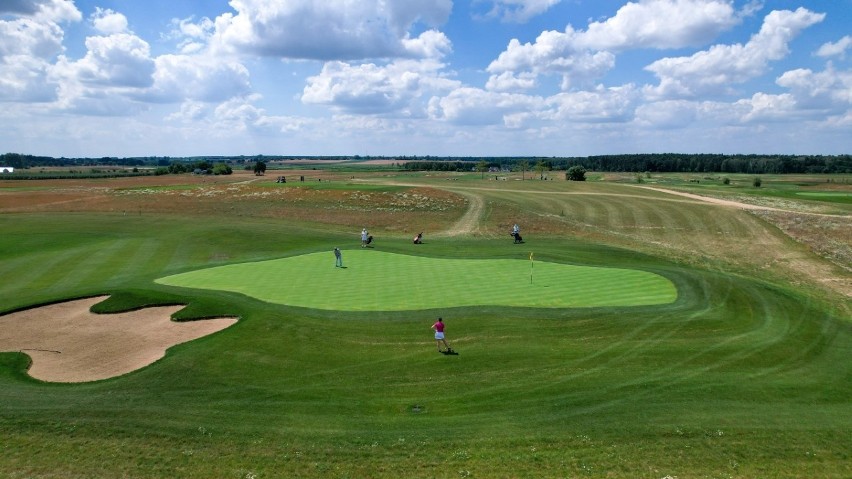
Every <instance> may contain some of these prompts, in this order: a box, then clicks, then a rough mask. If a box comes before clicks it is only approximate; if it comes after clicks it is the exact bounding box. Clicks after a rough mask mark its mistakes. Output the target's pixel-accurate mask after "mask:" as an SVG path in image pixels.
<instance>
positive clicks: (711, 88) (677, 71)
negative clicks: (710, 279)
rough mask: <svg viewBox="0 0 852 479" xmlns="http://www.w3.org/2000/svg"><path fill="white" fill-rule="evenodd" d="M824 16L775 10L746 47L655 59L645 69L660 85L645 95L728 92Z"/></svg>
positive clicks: (716, 47)
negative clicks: (651, 73) (653, 75)
mask: <svg viewBox="0 0 852 479" xmlns="http://www.w3.org/2000/svg"><path fill="white" fill-rule="evenodd" d="M824 17H825V15H824V14H820V13H814V12H811V11H810V10H807V9H805V8H799V9H798V10H796V11H789V10H776V11H773V12H771V13H770V14H768V15H767V16H766V18H765V19H764V21H763V26H762V27H761V29H760V32H758V33H757V34H755V35H753V36H752V37H751V39H750V40H749V41H748V43H746V44H734V45H714V46H713V47H711V48H710V49H709V50H704V51H700V52H698V53H695V54H693V55H692V56H689V57H669V58H662V59H660V60H657V61H655V62H654V63H652V64H650V65H648V66H647V67H646V70H649V71H651V72H653V73H654V74H655V75H657V77H658V78H659V79H660V83H659V85H658V86H656V87H652V88H649V89H648V90H647V93H648V94H649V95H650V96H652V97H658V98H678V97H680V98H684V97H692V96H695V95H698V94H704V93H709V94H712V93H728V92H729V89H730V86H731V85H733V84H739V83H743V82H745V81H747V80H750V79H752V78H755V77H757V76H760V75H762V74H763V73H764V72H765V71H766V69H767V66H768V64H769V62H771V61H774V60H779V59H781V58H783V57H784V56H786V55H787V54H788V53H789V47H788V44H789V43H790V41H792V40H793V39H794V38H795V37H796V36H798V35H799V33H800V32H801V31H802V30H804V29H805V28H807V27H809V26H811V25H814V24H816V23H819V22H821V21H822V20H823V18H824Z"/></svg>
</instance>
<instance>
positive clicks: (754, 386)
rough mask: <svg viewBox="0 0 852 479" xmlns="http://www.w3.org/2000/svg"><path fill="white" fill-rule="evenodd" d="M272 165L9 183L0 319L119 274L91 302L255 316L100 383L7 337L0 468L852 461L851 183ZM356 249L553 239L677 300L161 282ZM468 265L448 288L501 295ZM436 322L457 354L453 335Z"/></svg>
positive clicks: (605, 473)
mask: <svg viewBox="0 0 852 479" xmlns="http://www.w3.org/2000/svg"><path fill="white" fill-rule="evenodd" d="M277 174H278V173H277V172H270V171H267V176H266V177H255V176H253V175H250V174H244V173H243V172H237V173H236V174H234V175H232V176H229V177H196V176H190V175H183V176H162V177H143V178H121V179H100V180H56V181H27V182H21V181H18V182H2V181H0V228H2V231H3V234H2V235H0V277H2V278H3V281H2V282H0V313H9V312H12V311H20V310H23V309H26V308H31V307H34V306H39V305H43V304H48V303H57V302H61V301H65V300H69V299H73V298H82V297H92V296H98V295H106V294H109V295H111V296H110V298H109V299H107V300H105V301H103V302H101V303H99V304H97V305H95V307H94V310H95V312H98V313H106V312H124V311H132V310H139V309H140V308H142V307H146V306H154V305H186V307H184V308H183V309H179V310H177V311H176V312H175V313H174V318H175V319H178V320H182V321H183V320H192V319H200V318H212V317H223V316H229V317H236V318H239V320H238V322H237V323H236V324H234V325H233V326H230V327H228V328H227V329H224V330H222V331H219V332H216V333H215V334H211V335H209V336H205V337H203V338H201V339H197V340H194V341H191V342H186V343H183V344H180V345H177V346H174V347H172V348H171V349H169V350H168V352H167V354H166V356H165V357H163V358H162V359H159V360H158V361H156V362H155V363H153V364H151V365H150V366H147V367H144V368H142V369H139V370H136V371H134V372H131V373H128V374H125V375H121V376H117V377H114V378H111V379H106V380H101V381H95V382H87V383H80V384H59V383H53V382H41V381H38V380H35V379H33V378H32V377H30V376H29V375H28V374H27V369H28V367H29V366H30V357H29V356H28V355H27V354H25V353H24V352H16V351H10V352H5V353H0V437H2V438H3V441H2V443H0V476H2V477H10V478H17V477H44V478H48V477H56V478H59V477H62V478H69V477H87V478H92V477H104V478H112V477H134V478H137V477H138V478H146V477H151V478H155V477H186V478H241V479H243V478H245V479H247V478H255V479H260V478H267V477H340V478H343V477H377V478H378V477H389V478H390V477H446V478H449V477H481V478H494V477H507V478H510V477H612V478H653V479H661V478H664V477H677V478H681V479H683V478H756V477H761V478H793V477H821V478H846V477H850V476H852V457H850V452H849V451H852V401H850V398H851V397H852V362H850V361H849V355H850V351H852V314H850V305H849V302H850V301H849V299H850V297H852V273H850V271H852V263H850V259H849V258H850V256H849V255H848V248H849V245H850V243H852V241H850V238H849V235H850V231H852V223H851V222H850V213H851V212H852V204H850V202H848V201H847V200H846V199H845V198H846V196H844V195H846V194H848V193H849V192H850V190H852V187H850V185H849V184H848V183H843V182H842V181H841V182H835V181H832V182H827V181H824V180H825V178H818V179H814V178H800V179H797V180H795V181H789V179H787V178H783V177H781V178H777V179H775V178H768V177H764V178H763V187H762V188H761V189H760V190H757V191H753V189H751V188H749V187H748V186H747V184H750V183H746V182H750V178H751V177H742V178H733V181H732V185H733V186H732V187H730V188H724V187H722V186H720V185H713V186H710V185H708V184H707V183H708V182H709V180H704V179H702V180H701V183H698V184H696V183H694V182H690V181H689V180H690V178H686V177H684V178H681V177H679V176H678V177H676V176H674V175H672V176H665V175H663V176H655V177H652V178H649V179H648V181H645V182H643V183H642V184H637V183H636V182H635V181H631V180H633V178H634V177H633V176H625V177H621V178H619V177H616V176H612V177H607V178H606V179H602V180H599V181H588V182H585V183H572V182H565V181H559V180H552V181H530V180H527V181H521V180H520V179H519V178H518V179H516V178H514V176H513V175H514V174H513V175H509V179H508V180H506V181H496V180H494V179H493V177H492V178H490V179H481V175H479V174H444V175H439V174H434V175H426V174H420V173H405V174H403V173H396V172H389V171H369V170H367V171H363V172H356V173H353V172H351V171H346V172H342V171H336V170H334V169H333V168H329V169H318V170H305V171H303V172H299V171H287V172H286V173H282V174H286V175H288V183H286V184H278V183H275V180H274V178H275V176H276V175H277ZM301 174H303V175H305V176H306V180H307V181H305V182H304V183H302V182H291V181H290V180H289V178H290V176H291V175H301ZM590 176H591V175H590ZM603 176H604V175H601V177H603ZM634 176H635V175H634ZM590 179H592V180H597V179H598V177H597V176H595V177H591V178H590ZM320 180H322V181H320ZM806 180H808V181H807V183H808V184H809V185H811V184H812V185H811V186H795V185H796V184H797V183H805V182H806ZM646 187H653V188H656V189H649V188H646ZM661 190H677V191H679V192H681V193H688V194H691V195H696V194H697V195H700V196H701V197H700V198H696V197H692V196H684V195H678V194H674V193H672V192H670V191H661ZM801 193H807V194H801ZM744 204H749V205H752V206H755V207H758V208H759V209H750V208H749V207H746V206H743V205H744ZM515 222H517V223H519V224H520V225H521V228H522V231H521V232H522V234H523V236H524V238H525V240H526V243H524V244H521V245H515V244H512V240H511V238H509V236H508V234H507V232H508V230H509V228H510V226H511V225H512V224H513V223H515ZM364 226H366V227H368V228H369V229H370V232H371V233H372V234H373V235H374V236H375V237H376V241H375V243H374V246H375V248H374V249H371V250H370V251H361V250H360V249H359V248H358V244H359V237H358V233H359V232H360V230H361V228H362V227H364ZM419 231H423V232H424V235H425V238H426V244H423V245H418V246H416V251H415V250H414V249H413V248H415V246H414V245H411V243H410V237H411V236H412V235H413V234H415V233H417V232H419ZM335 246H340V247H343V248H349V249H353V250H354V251H346V250H344V262H346V261H347V259H348V257H349V256H354V254H355V253H356V252H357V253H358V255H361V254H362V253H363V254H365V255H369V254H371V253H379V254H382V255H384V254H397V255H413V254H416V256H418V257H423V258H430V259H433V260H441V261H452V262H458V263H456V264H462V263H463V262H465V261H485V260H491V261H494V260H499V261H504V260H505V261H524V263H523V264H525V265H526V264H527V263H528V262H529V254H530V252H534V253H535V260H536V266H535V267H536V268H538V267H539V264H540V263H539V262H542V264H543V263H548V264H550V265H554V267H557V268H558V267H565V268H569V267H570V268H574V267H591V268H595V269H607V268H615V269H617V270H624V271H636V272H642V273H647V274H652V275H656V276H659V277H661V278H665V280H666V281H668V282H670V284H672V285H674V287H675V288H676V290H677V298H676V299H675V300H674V301H666V302H661V303H659V304H645V305H633V306H625V305H608V306H600V305H598V306H596V307H560V308H552V307H530V306H529V305H525V304H514V305H499V304H497V305H495V304H486V305H479V306H470V305H458V304H453V303H451V302H449V301H448V303H449V304H442V303H441V302H438V303H436V304H434V305H426V306H423V307H421V308H422V309H420V308H418V309H414V310H404V311H389V310H370V309H369V308H367V309H365V310H361V311H357V310H356V311H351V310H350V311H342V310H335V309H325V308H321V307H319V306H314V307H307V306H306V305H293V304H275V303H272V302H266V301H261V300H258V299H254V298H253V297H251V296H250V295H248V294H240V293H236V292H228V291H218V290H213V289H194V288H187V287H175V286H169V285H165V284H160V283H158V282H157V280H158V279H160V278H165V277H168V276H171V275H177V274H196V273H198V272H200V271H205V269H206V268H210V267H223V268H231V267H235V266H234V265H237V266H239V267H242V266H243V265H250V264H256V265H258V266H259V265H263V264H273V265H274V264H276V262H278V261H296V260H298V259H299V258H303V259H304V258H311V257H312V256H311V255H313V254H317V253H319V254H322V255H326V257H325V259H324V261H326V262H327V263H328V268H329V270H333V257H332V255H331V250H332V248H333V247H335ZM352 259H353V260H355V259H356V258H355V257H353V258H352ZM437 263H441V262H437ZM525 267H526V266H525ZM353 271H354V268H353ZM347 272H349V271H348V270H347ZM526 272H527V271H526V270H525V274H526ZM542 273H543V272H542ZM525 278H526V276H525ZM468 279H469V281H468V282H467V283H466V284H462V285H461V286H459V285H454V286H452V287H453V288H454V289H459V288H469V289H470V290H471V291H477V292H480V290H483V289H488V288H499V287H503V285H502V284H500V282H499V281H498V280H497V279H496V276H495V279H494V281H493V284H491V283H489V282H488V281H487V280H483V279H482V278H480V277H471V278H468ZM391 280H393V281H397V280H395V279H393V278H390V277H385V276H382V277H377V278H374V281H375V287H376V288H382V287H383V286H385V285H386V284H384V283H383V281H391ZM276 281H280V280H276ZM324 281H325V282H323V283H317V284H315V285H314V288H315V289H317V290H326V291H329V294H332V292H333V291H334V288H333V286H334V285H333V284H328V282H329V281H330V280H324ZM434 282H435V281H433V283H434ZM437 282H438V284H437V289H436V290H437V291H439V293H438V294H439V295H440V279H438V280H437ZM184 286H187V285H184ZM432 286H436V285H435V284H432ZM527 286H528V284H527ZM541 289H545V288H541ZM630 289H631V290H632V291H633V292H635V290H636V289H637V288H630ZM535 293H536V294H541V295H545V296H546V295H547V292H546V291H543V292H542V291H536V292H535ZM398 294H399V293H397V295H398ZM507 294H508V293H507ZM575 294H584V293H575ZM585 294H589V295H591V294H592V293H585ZM446 295H447V298H448V299H449V298H450V297H451V295H450V292H446ZM433 296H434V295H433ZM485 296H486V297H487V295H485ZM439 299H440V298H439ZM33 311H35V310H33ZM437 316H443V317H444V319H445V321H446V323H447V337H448V340H449V342H450V343H451V344H452V346H453V347H454V348H455V349H456V350H458V351H459V352H460V355H459V356H450V357H447V356H443V355H439V354H436V353H435V345H434V341H433V339H432V335H431V331H430V329H429V326H430V325H431V324H432V322H433V321H434V319H435V317H437ZM0 318H1V317H0ZM3 324H5V323H3ZM16 330H17V328H14V327H12V326H10V327H5V326H4V329H3V330H0V342H2V340H3V338H5V337H7V336H10V335H11V334H13V333H14V332H15V331H16ZM0 344H1V343H0ZM92 347H93V348H96V347H98V345H96V344H95V345H92ZM20 349H26V348H20Z"/></svg>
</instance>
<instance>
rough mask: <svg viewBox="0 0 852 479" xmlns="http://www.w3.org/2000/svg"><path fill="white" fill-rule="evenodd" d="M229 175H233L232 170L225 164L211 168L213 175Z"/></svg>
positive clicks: (218, 164)
mask: <svg viewBox="0 0 852 479" xmlns="http://www.w3.org/2000/svg"><path fill="white" fill-rule="evenodd" d="M231 173H233V170H232V169H231V167H230V166H228V165H226V164H225V163H216V165H214V166H213V174H214V175H230V174H231Z"/></svg>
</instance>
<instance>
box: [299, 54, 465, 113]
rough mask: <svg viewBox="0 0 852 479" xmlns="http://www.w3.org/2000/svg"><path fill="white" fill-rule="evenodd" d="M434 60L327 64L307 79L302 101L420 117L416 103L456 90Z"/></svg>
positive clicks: (441, 65) (342, 108)
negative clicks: (433, 95) (434, 95)
mask: <svg viewBox="0 0 852 479" xmlns="http://www.w3.org/2000/svg"><path fill="white" fill-rule="evenodd" d="M443 67H444V65H443V64H442V63H440V62H438V61H435V60H397V61H395V62H392V63H390V64H388V65H376V64H373V63H365V64H360V65H351V64H349V63H345V62H327V63H326V64H325V65H324V66H323V69H322V71H321V72H320V73H319V74H318V75H316V76H313V77H310V78H308V84H307V85H306V86H305V89H304V92H303V94H302V101H303V102H304V103H308V104H318V105H326V106H330V107H333V108H334V109H336V110H339V111H345V112H350V113H361V114H389V113H394V114H396V115H402V116H422V115H423V114H424V113H423V107H422V106H421V102H420V100H421V99H422V98H426V97H428V95H432V94H439V93H445V92H447V91H449V90H451V89H453V88H456V87H458V86H459V83H458V82H457V81H455V80H452V79H449V78H446V77H445V76H444V74H442V72H441V70H442V69H443Z"/></svg>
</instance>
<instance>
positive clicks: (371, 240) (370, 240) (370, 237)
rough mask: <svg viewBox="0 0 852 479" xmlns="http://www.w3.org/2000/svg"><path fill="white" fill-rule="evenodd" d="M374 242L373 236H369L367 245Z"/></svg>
mask: <svg viewBox="0 0 852 479" xmlns="http://www.w3.org/2000/svg"><path fill="white" fill-rule="evenodd" d="M372 242H373V235H370V236H367V244H370V243H372Z"/></svg>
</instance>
